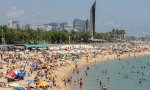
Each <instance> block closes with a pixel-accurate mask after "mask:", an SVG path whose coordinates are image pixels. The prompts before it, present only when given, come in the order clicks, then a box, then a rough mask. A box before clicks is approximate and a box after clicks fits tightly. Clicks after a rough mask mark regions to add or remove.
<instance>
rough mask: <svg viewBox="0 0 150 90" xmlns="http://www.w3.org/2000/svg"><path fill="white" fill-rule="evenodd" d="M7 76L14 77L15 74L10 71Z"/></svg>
mask: <svg viewBox="0 0 150 90" xmlns="http://www.w3.org/2000/svg"><path fill="white" fill-rule="evenodd" d="M7 74H8V75H10V76H12V77H15V76H16V74H15V72H12V71H10V72H8V73H7Z"/></svg>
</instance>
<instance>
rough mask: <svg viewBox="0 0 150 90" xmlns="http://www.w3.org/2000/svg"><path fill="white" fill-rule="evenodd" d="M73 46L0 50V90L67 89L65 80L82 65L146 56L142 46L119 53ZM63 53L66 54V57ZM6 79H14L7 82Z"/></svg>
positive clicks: (104, 48)
mask: <svg viewBox="0 0 150 90" xmlns="http://www.w3.org/2000/svg"><path fill="white" fill-rule="evenodd" d="M85 46H86V48H85ZM74 47H75V46H72V47H71V48H70V46H68V48H66V47H64V48H63V49H61V50H60V49H59V48H57V47H51V49H52V50H51V49H50V50H44V49H37V50H36V49H33V50H31V51H29V50H24V51H19V50H16V51H3V52H2V51H1V53H2V54H1V58H2V59H3V60H2V63H3V64H2V67H3V69H1V72H2V73H3V76H2V77H1V82H2V83H4V84H3V85H2V87H0V89H3V90H11V89H12V88H14V87H16V86H17V85H18V86H19V87H23V88H29V89H27V90H71V86H70V84H69V83H73V81H71V77H72V74H73V73H75V72H78V70H79V69H80V68H82V67H88V66H90V65H93V64H97V63H102V62H109V61H112V60H120V59H122V58H128V57H138V56H144V55H150V52H149V51H148V50H145V48H143V49H142V48H141V49H140V50H134V49H133V50H132V51H128V52H126V51H124V52H120V51H119V50H115V51H114V50H112V49H110V48H108V47H101V48H102V51H101V50H100V49H99V48H95V47H92V46H87V45H83V46H81V45H76V48H74ZM66 53H68V55H67V56H66ZM77 56H78V57H77ZM74 57H75V58H74ZM14 61H15V63H14ZM10 73H15V74H13V75H15V76H12V74H10ZM24 73H25V75H24ZM8 74H9V75H8ZM20 74H21V76H20ZM10 75H11V77H10ZM9 79H13V80H15V81H11V82H10V81H9V82H8V80H9ZM14 83H15V86H14ZM41 83H42V84H41ZM43 83H44V84H43ZM12 84H13V85H12ZM16 90H18V89H16ZM24 90H26V89H24Z"/></svg>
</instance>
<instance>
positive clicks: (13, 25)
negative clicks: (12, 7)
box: [8, 20, 19, 29]
mask: <svg viewBox="0 0 150 90" xmlns="http://www.w3.org/2000/svg"><path fill="white" fill-rule="evenodd" d="M8 28H13V29H18V28H19V21H17V20H10V21H8Z"/></svg>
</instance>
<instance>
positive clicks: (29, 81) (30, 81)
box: [26, 80, 34, 83]
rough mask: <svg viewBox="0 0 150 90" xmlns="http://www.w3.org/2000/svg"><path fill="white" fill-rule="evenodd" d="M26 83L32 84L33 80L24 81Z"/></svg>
mask: <svg viewBox="0 0 150 90" xmlns="http://www.w3.org/2000/svg"><path fill="white" fill-rule="evenodd" d="M26 82H27V83H34V80H26Z"/></svg>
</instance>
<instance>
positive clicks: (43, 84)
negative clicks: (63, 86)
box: [38, 81, 49, 86]
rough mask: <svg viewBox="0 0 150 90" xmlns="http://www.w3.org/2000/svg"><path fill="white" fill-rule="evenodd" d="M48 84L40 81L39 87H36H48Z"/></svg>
mask: <svg viewBox="0 0 150 90" xmlns="http://www.w3.org/2000/svg"><path fill="white" fill-rule="evenodd" d="M48 85H49V84H48V82H46V81H41V82H39V85H38V86H48Z"/></svg>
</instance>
